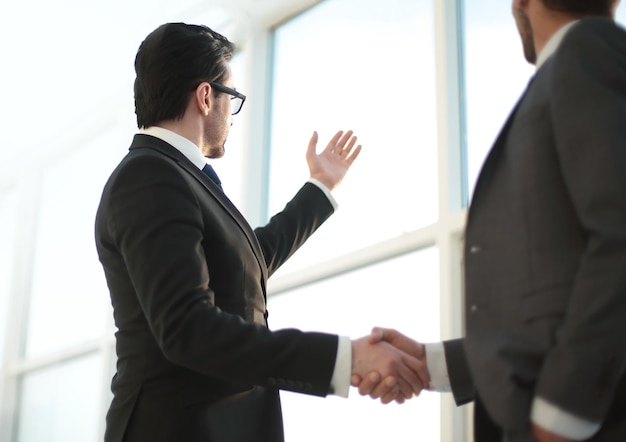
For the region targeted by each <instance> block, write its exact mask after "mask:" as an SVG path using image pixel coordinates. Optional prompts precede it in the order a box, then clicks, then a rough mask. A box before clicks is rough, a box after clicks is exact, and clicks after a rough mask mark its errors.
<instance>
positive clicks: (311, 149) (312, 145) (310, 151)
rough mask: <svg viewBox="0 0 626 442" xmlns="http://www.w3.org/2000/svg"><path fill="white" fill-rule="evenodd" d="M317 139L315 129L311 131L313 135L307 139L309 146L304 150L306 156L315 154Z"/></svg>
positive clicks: (309, 156)
mask: <svg viewBox="0 0 626 442" xmlns="http://www.w3.org/2000/svg"><path fill="white" fill-rule="evenodd" d="M317 139H318V135H317V131H313V135H312V136H311V139H310V140H309V147H308V148H307V150H306V156H307V158H311V157H313V156H314V155H315V153H316V147H317Z"/></svg>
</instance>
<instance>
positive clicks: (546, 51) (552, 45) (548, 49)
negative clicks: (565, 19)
mask: <svg viewBox="0 0 626 442" xmlns="http://www.w3.org/2000/svg"><path fill="white" fill-rule="evenodd" d="M576 23H578V20H574V21H571V22H569V23H567V24H566V25H564V26H562V27H561V28H560V29H559V30H558V31H556V32H555V33H554V34H553V35H552V37H550V39H549V40H548V42H547V43H546V45H545V46H544V47H543V49H542V50H541V52H540V53H539V55H538V56H537V62H536V63H535V70H536V71H538V70H539V68H540V67H541V66H543V64H544V63H545V62H546V60H547V59H548V58H550V56H551V55H552V54H554V53H555V52H556V50H557V49H558V48H559V45H560V44H561V41H563V37H565V34H567V31H569V30H570V29H571V27H572V26H574V25H575V24H576Z"/></svg>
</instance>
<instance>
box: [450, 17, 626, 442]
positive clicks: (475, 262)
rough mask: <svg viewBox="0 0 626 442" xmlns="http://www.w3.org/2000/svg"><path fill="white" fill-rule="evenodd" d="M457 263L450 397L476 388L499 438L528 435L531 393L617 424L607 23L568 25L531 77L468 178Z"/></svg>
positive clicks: (624, 36) (615, 97)
mask: <svg viewBox="0 0 626 442" xmlns="http://www.w3.org/2000/svg"><path fill="white" fill-rule="evenodd" d="M464 255H465V258H464V263H465V264H464V265H465V291H466V292H465V296H466V327H467V337H466V338H465V339H464V340H461V341H452V342H448V343H446V351H447V358H448V366H449V369H450V377H451V381H452V388H453V392H454V394H455V397H456V400H457V402H458V403H464V402H467V401H469V400H472V399H473V398H474V397H475V396H474V394H475V392H476V393H477V395H478V396H479V397H480V400H481V401H482V405H484V408H485V410H486V411H487V415H488V416H489V417H490V418H491V419H492V420H493V421H494V422H495V423H496V425H497V426H499V427H500V428H504V429H505V430H509V431H521V432H523V431H527V429H528V424H529V414H530V407H531V403H532V400H533V398H534V397H535V396H539V397H541V398H543V399H545V400H547V401H549V402H550V403H552V404H554V405H555V406H557V407H559V408H561V409H563V410H565V411H567V412H570V413H573V414H575V415H577V416H580V417H581V418H584V419H587V420H589V421H595V422H600V421H605V422H606V420H607V416H609V415H611V416H612V415H613V414H615V411H614V410H621V411H619V412H618V417H619V419H618V420H621V421H622V422H626V409H625V408H624V401H626V394H625V393H626V392H625V387H626V386H625V379H624V372H625V366H626V33H625V32H624V30H622V29H621V28H619V27H618V26H616V25H615V24H614V23H613V22H612V21H610V20H607V19H601V18H590V19H583V20H581V21H580V22H579V23H577V24H575V25H574V26H573V27H572V28H571V29H570V30H569V32H568V33H567V34H566V36H565V37H564V39H563V41H562V42H561V45H560V46H559V48H558V50H557V51H556V52H555V53H554V54H553V55H552V56H551V58H550V59H549V60H547V61H546V63H545V64H544V65H543V66H542V67H541V68H540V69H539V71H538V72H537V74H536V76H535V78H534V81H533V82H532V84H531V85H530V86H529V88H528V90H527V92H526V93H525V95H524V96H523V97H522V99H521V101H520V102H519V104H518V106H517V107H516V109H515V110H514V111H513V113H512V115H511V116H510V118H509V121H508V122H507V124H506V125H505V127H504V129H503V130H502V132H501V134H500V135H499V137H498V139H497V141H496V143H495V145H494V146H493V148H492V150H491V152H490V154H489V156H488V158H487V160H486V162H485V164H484V166H483V169H482V171H481V174H480V176H479V179H478V182H477V185H476V189H475V192H474V196H473V199H472V202H471V206H470V209H469V214H468V220H467V226H466V234H465V252H464ZM621 431H622V432H621V433H619V434H620V436H619V437H617V438H610V437H609V438H605V439H597V440H607V441H608V440H611V441H614V440H626V428H624V424H623V423H622V427H621ZM482 440H488V439H482Z"/></svg>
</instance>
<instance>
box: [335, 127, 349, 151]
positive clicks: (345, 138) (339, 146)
mask: <svg viewBox="0 0 626 442" xmlns="http://www.w3.org/2000/svg"><path fill="white" fill-rule="evenodd" d="M351 137H352V131H351V130H349V131H348V132H346V133H345V134H343V136H342V137H341V139H340V140H339V141H338V142H337V143H336V144H335V149H334V150H335V152H336V153H341V152H342V151H343V149H344V146H345V145H346V143H347V142H348V140H349V139H350V138H351Z"/></svg>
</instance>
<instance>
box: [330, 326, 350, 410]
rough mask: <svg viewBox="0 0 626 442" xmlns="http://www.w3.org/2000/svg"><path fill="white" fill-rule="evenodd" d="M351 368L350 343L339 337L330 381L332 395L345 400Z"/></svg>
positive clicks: (345, 337) (348, 340) (344, 337)
mask: <svg viewBox="0 0 626 442" xmlns="http://www.w3.org/2000/svg"><path fill="white" fill-rule="evenodd" d="M351 368H352V342H351V341H350V338H349V337H347V336H339V343H338V345H337V359H336V360H335V370H334V371H333V376H332V378H331V379H330V391H331V393H332V394H334V395H336V396H339V397H344V398H347V397H348V394H349V392H350V375H351Z"/></svg>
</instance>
